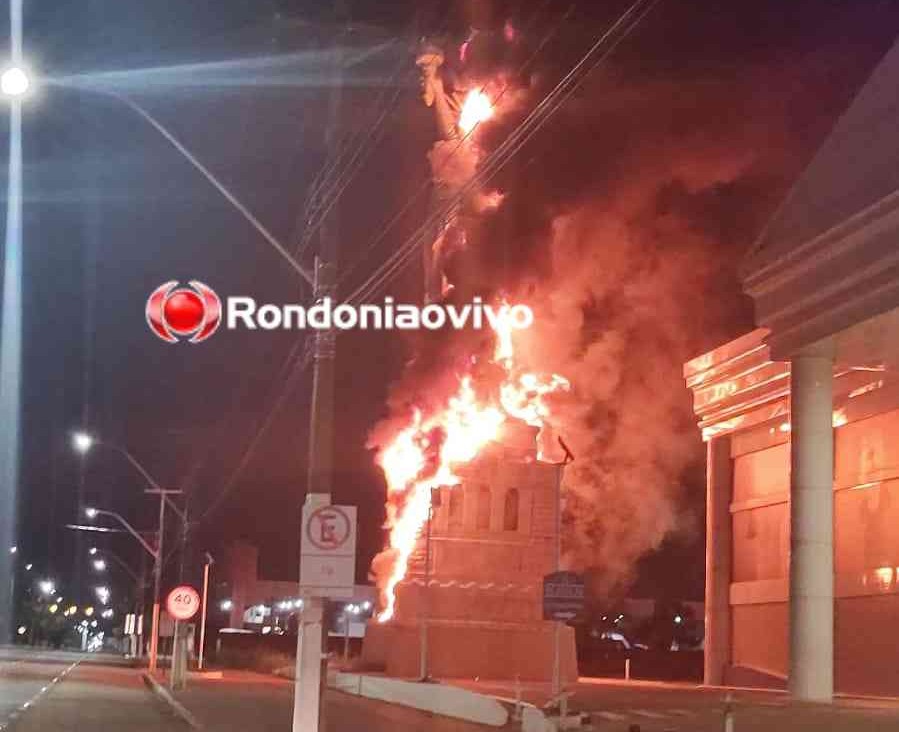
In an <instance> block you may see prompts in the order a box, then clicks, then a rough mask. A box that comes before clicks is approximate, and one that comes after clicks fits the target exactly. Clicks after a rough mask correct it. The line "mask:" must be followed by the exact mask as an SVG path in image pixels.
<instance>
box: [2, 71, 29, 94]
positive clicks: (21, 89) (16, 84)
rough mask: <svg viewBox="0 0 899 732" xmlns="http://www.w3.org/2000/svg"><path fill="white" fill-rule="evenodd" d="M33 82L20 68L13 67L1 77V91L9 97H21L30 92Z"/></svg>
mask: <svg viewBox="0 0 899 732" xmlns="http://www.w3.org/2000/svg"><path fill="white" fill-rule="evenodd" d="M29 86H31V82H30V80H29V79H28V74H26V73H25V70H24V69H23V68H21V67H20V66H11V67H10V68H8V69H6V71H4V72H3V74H2V75H0V91H2V92H3V94H4V95H5V96H7V97H20V96H22V95H23V94H24V93H25V92H27V91H28V87H29Z"/></svg>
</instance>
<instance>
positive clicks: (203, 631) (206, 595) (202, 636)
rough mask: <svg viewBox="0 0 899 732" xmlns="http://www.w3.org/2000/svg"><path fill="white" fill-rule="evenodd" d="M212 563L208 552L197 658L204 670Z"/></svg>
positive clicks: (198, 667) (204, 567)
mask: <svg viewBox="0 0 899 732" xmlns="http://www.w3.org/2000/svg"><path fill="white" fill-rule="evenodd" d="M211 565H212V556H211V555H209V554H208V553H207V554H206V564H205V565H203V601H202V603H203V604H202V607H201V609H200V612H201V613H202V615H201V616H200V653H199V656H198V660H197V669H198V670H200V671H202V670H203V659H204V656H205V655H206V654H205V650H206V604H207V601H208V599H209V567H210V566H211Z"/></svg>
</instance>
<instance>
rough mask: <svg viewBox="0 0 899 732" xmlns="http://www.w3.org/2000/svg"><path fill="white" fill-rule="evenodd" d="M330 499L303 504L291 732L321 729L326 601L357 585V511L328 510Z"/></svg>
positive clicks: (310, 498)
mask: <svg viewBox="0 0 899 732" xmlns="http://www.w3.org/2000/svg"><path fill="white" fill-rule="evenodd" d="M330 498H331V497H330V495H328V494H322V493H310V494H307V496H306V502H305V503H304V504H303V522H302V526H301V536H300V594H301V595H302V596H303V599H304V603H303V613H302V616H301V618H300V624H299V628H298V632H297V667H296V679H297V681H296V684H295V685H294V717H293V730H294V732H318V730H320V729H322V728H323V724H322V715H321V711H322V710H321V687H322V681H323V679H324V676H325V670H324V669H323V666H324V664H325V661H326V656H325V654H324V639H325V638H326V637H327V629H326V628H325V625H324V623H325V617H324V606H325V600H326V598H341V597H352V595H353V588H354V585H355V581H356V507H355V506H332V505H330Z"/></svg>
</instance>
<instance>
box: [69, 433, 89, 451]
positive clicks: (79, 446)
mask: <svg viewBox="0 0 899 732" xmlns="http://www.w3.org/2000/svg"><path fill="white" fill-rule="evenodd" d="M93 444H94V438H93V437H91V436H90V435H89V434H87V432H76V433H75V434H73V435H72V446H73V447H74V448H75V450H76V451H77V452H80V453H81V454H82V455H84V454H85V453H87V451H88V450H90V449H91V447H92V446H93Z"/></svg>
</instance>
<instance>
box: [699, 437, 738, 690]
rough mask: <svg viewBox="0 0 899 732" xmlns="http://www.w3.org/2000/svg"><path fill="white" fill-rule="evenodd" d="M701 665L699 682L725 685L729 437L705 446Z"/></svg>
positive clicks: (730, 534)
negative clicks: (703, 628)
mask: <svg viewBox="0 0 899 732" xmlns="http://www.w3.org/2000/svg"><path fill="white" fill-rule="evenodd" d="M706 456H707V458H706V545H705V644H704V647H705V664H704V670H703V680H704V682H705V683H706V684H709V685H715V686H718V685H721V684H723V683H724V682H725V677H724V672H725V669H726V668H727V667H728V666H729V665H730V663H731V633H730V625H731V620H730V583H731V567H732V552H733V549H732V547H733V521H732V519H731V515H730V504H731V496H732V492H733V491H732V487H733V463H732V461H731V456H730V437H729V436H722V437H713V438H712V439H710V440H709V442H708V445H707V447H706Z"/></svg>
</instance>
